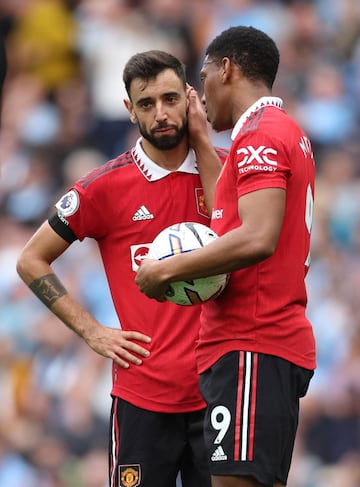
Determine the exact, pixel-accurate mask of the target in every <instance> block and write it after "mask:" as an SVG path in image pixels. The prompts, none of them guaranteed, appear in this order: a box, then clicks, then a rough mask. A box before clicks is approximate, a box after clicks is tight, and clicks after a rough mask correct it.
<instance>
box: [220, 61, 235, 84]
mask: <svg viewBox="0 0 360 487" xmlns="http://www.w3.org/2000/svg"><path fill="white" fill-rule="evenodd" d="M221 69H222V72H221V79H222V81H223V82H226V81H227V80H228V79H229V78H230V77H231V71H232V65H231V61H230V59H229V58H228V57H224V58H222V60H221Z"/></svg>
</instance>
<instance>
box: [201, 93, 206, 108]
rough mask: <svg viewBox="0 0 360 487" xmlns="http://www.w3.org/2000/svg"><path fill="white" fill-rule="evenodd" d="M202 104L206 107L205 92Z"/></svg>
mask: <svg viewBox="0 0 360 487" xmlns="http://www.w3.org/2000/svg"><path fill="white" fill-rule="evenodd" d="M201 104H202V106H203V107H204V108H206V99H205V94H204V93H203V95H202V97H201Z"/></svg>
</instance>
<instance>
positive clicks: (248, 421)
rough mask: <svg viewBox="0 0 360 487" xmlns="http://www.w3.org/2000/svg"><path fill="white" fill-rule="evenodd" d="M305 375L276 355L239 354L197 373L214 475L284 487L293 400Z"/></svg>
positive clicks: (294, 411)
mask: <svg viewBox="0 0 360 487" xmlns="http://www.w3.org/2000/svg"><path fill="white" fill-rule="evenodd" d="M311 374H312V373H311V372H310V371H305V370H304V369H300V368H299V367H296V366H294V365H293V364H291V363H289V362H287V361H284V360H282V359H279V358H278V357H273V356H270V355H264V354H258V353H252V352H242V351H240V352H231V353H228V354H226V355H225V356H223V357H222V358H221V359H220V360H219V361H218V362H217V363H216V364H215V365H214V366H213V367H211V369H209V370H208V371H206V372H205V374H202V376H201V378H200V385H201V391H202V394H203V396H204V398H205V400H206V402H207V404H208V408H207V414H206V418H205V423H204V425H205V426H204V428H205V439H206V445H207V449H208V455H209V461H210V471H211V474H212V475H213V476H214V477H217V476H229V477H244V478H245V479H247V480H249V479H250V478H253V479H256V481H257V482H259V485H266V486H273V485H274V484H276V482H278V483H280V484H281V483H283V484H286V479H287V475H288V470H289V467H290V461H291V455H292V449H293V445H294V440H295V433H296V429H297V422H298V406H299V405H298V402H299V397H300V396H301V395H303V393H304V391H305V390H306V387H307V385H308V382H309V380H310V377H311ZM215 480H216V479H215ZM222 481H224V479H222ZM244 481H245V480H244ZM249 481H250V480H249ZM219 482H221V479H219V480H218V485H219V486H221V485H222V484H221V483H219ZM229 482H230V480H229ZM225 485H226V484H225ZM230 485H231V484H230ZM235 485H236V484H235ZM239 485H241V484H239ZM245 485H246V484H245ZM250 485H251V484H250ZM254 485H257V484H256V483H255V484H254Z"/></svg>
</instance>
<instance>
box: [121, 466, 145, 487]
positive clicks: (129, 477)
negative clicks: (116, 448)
mask: <svg viewBox="0 0 360 487" xmlns="http://www.w3.org/2000/svg"><path fill="white" fill-rule="evenodd" d="M119 478H120V483H119V487H136V486H137V485H140V480H141V468H140V465H119Z"/></svg>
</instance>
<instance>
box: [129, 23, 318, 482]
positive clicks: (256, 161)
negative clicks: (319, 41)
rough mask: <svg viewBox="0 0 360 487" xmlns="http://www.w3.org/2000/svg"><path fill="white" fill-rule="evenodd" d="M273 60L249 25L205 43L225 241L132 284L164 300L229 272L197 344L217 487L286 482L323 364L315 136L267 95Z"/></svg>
mask: <svg viewBox="0 0 360 487" xmlns="http://www.w3.org/2000/svg"><path fill="white" fill-rule="evenodd" d="M278 64H279V52H278V48H277V46H276V44H275V43H274V41H273V40H272V39H271V38H270V37H269V36H268V35H266V34H265V33H264V32H262V31H259V30H258V29H255V28H252V27H245V26H237V27H231V28H229V29H227V30H225V31H224V32H222V33H221V34H220V35H219V36H217V37H216V38H215V39H214V40H213V41H212V42H211V43H210V45H209V46H208V48H207V51H206V56H205V59H204V63H203V66H202V69H201V79H202V81H203V85H204V96H203V102H204V104H205V105H206V111H207V117H208V120H209V121H210V122H211V124H212V126H213V128H214V129H215V130H217V131H222V130H226V129H232V141H233V142H232V146H231V148H230V151H229V155H228V158H227V160H226V161H225V164H224V166H223V168H222V170H220V171H219V177H218V179H217V182H216V187H215V195H214V200H213V210H212V222H211V226H212V228H213V229H214V230H215V231H216V232H217V233H218V234H219V235H220V238H219V239H217V240H216V241H215V242H213V243H210V244H209V245H207V246H206V247H204V248H202V249H200V250H195V251H193V252H189V253H187V254H180V255H178V256H174V257H170V258H169V259H165V260H163V261H160V262H158V261H152V260H149V259H148V260H144V261H143V263H142V265H141V267H140V270H139V271H138V273H137V278H136V280H137V283H138V285H139V286H140V289H142V291H143V292H144V293H146V294H147V295H148V296H149V297H153V298H155V299H157V300H159V301H161V300H162V299H163V295H164V291H165V290H166V288H167V286H168V284H169V283H171V282H175V281H177V280H186V279H193V278H198V277H205V276H209V275H212V274H213V275H215V274H219V273H224V272H229V273H231V276H230V280H229V283H228V285H227V288H226V289H225V290H224V292H223V293H222V294H221V295H220V296H219V297H218V298H217V299H215V300H214V301H212V302H207V303H205V304H203V305H202V316H201V327H200V335H199V342H198V344H197V348H196V353H197V360H198V370H199V373H200V374H201V375H200V387H201V392H202V394H203V397H204V398H205V400H206V402H207V405H208V407H207V414H206V419H205V437H206V443H207V448H208V459H209V462H210V465H211V466H210V469H211V472H212V485H213V487H260V486H266V487H270V486H271V487H272V486H283V485H285V484H286V482H287V478H288V472H289V468H290V463H291V458H292V451H293V446H294V441H295V435H296V430H297V425H298V412H299V398H300V397H302V396H304V395H305V393H306V391H307V388H308V385H309V382H310V379H311V377H312V375H313V371H314V369H315V365H316V364H315V341H314V335H313V330H312V325H311V324H310V323H309V321H308V319H307V317H306V304H307V295H306V286H305V276H306V273H307V271H308V268H309V263H310V253H309V248H310V232H311V224H312V213H313V202H314V178H315V165H314V159H313V153H312V149H311V144H310V142H309V139H308V137H307V136H306V134H305V133H304V132H303V130H302V129H301V128H300V127H299V126H298V125H297V124H296V123H295V122H294V120H292V119H291V118H290V117H289V116H288V115H287V114H286V112H285V111H284V109H283V102H282V100H281V99H280V98H277V97H275V96H273V94H272V87H273V83H274V80H275V77H276V74H277V70H278ZM203 169H205V168H200V171H202V170H203Z"/></svg>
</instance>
